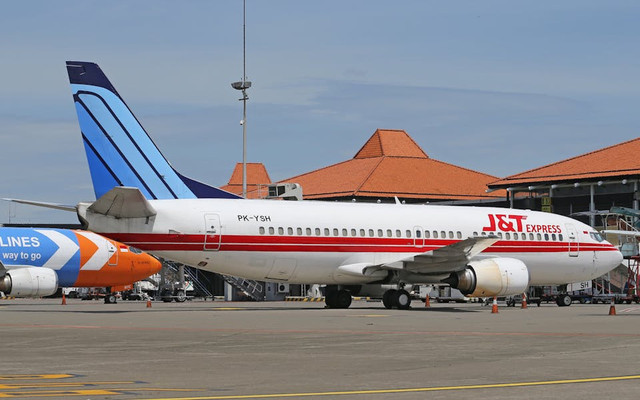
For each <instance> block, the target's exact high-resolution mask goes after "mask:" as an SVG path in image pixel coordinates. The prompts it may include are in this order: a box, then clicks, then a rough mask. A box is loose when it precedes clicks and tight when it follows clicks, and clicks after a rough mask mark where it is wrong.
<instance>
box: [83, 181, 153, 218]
mask: <svg viewBox="0 0 640 400" xmlns="http://www.w3.org/2000/svg"><path fill="white" fill-rule="evenodd" d="M87 211H89V212H93V213H96V214H102V215H107V216H110V217H115V218H144V217H152V216H154V215H156V210H155V209H154V208H153V206H152V205H151V203H149V201H147V199H146V198H145V197H144V195H143V194H142V192H140V190H139V189H138V188H132V187H123V186H118V187H114V188H113V189H111V190H110V191H108V192H107V193H105V194H104V195H103V196H102V197H100V198H99V199H98V200H96V201H95V202H94V203H93V204H91V206H89V208H87Z"/></svg>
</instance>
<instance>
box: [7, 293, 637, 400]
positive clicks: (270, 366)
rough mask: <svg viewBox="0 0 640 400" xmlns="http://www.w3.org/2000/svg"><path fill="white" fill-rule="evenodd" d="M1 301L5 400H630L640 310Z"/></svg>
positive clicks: (475, 305) (358, 303)
mask: <svg viewBox="0 0 640 400" xmlns="http://www.w3.org/2000/svg"><path fill="white" fill-rule="evenodd" d="M431 305H432V306H431V307H430V308H425V307H424V303H421V302H419V301H414V303H413V308H412V309H411V310H387V309H385V308H384V307H383V306H382V304H381V303H380V302H373V301H355V302H354V303H353V304H352V306H351V308H349V309H347V310H332V309H325V308H324V304H323V303H317V302H264V303H254V302H246V303H245V302H234V303H226V302H221V301H215V302H211V301H207V302H204V301H195V300H194V301H188V302H185V303H162V302H153V303H152V307H151V308H147V307H146V302H129V301H119V302H118V303H117V304H104V303H102V302H101V301H81V300H77V299H67V304H66V305H61V304H60V299H44V300H27V299H14V300H0V340H1V343H2V350H1V351H0V362H1V364H0V365H1V367H0V399H4V398H29V399H34V398H35V399H37V398H47V399H76V398H77V399H116V400H118V399H289V398H295V399H345V400H362V399H384V400H387V399H400V400H403V399H425V398H428V399H467V398H473V399H554V400H557V399H559V398H569V399H576V398H590V399H591V398H606V399H637V398H638V396H639V395H640V359H639V357H640V305H637V304H629V305H627V304H623V305H617V306H616V311H617V315H615V316H610V315H608V311H609V305H602V304H600V305H591V304H584V305H581V304H573V305H572V306H570V307H558V306H556V305H555V304H544V303H543V304H542V306H540V307H537V306H531V305H530V306H529V307H528V308H527V309H520V308H519V307H516V308H513V307H509V308H507V307H505V306H504V303H502V304H501V307H500V308H499V313H497V314H492V313H491V306H488V307H487V306H482V305H481V304H480V303H470V304H438V303H435V302H432V304H431Z"/></svg>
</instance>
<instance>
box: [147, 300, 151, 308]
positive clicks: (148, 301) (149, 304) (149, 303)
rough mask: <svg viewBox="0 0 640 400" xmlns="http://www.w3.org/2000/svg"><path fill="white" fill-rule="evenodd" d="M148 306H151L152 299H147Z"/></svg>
mask: <svg viewBox="0 0 640 400" xmlns="http://www.w3.org/2000/svg"><path fill="white" fill-rule="evenodd" d="M147 308H151V300H150V299H149V300H147Z"/></svg>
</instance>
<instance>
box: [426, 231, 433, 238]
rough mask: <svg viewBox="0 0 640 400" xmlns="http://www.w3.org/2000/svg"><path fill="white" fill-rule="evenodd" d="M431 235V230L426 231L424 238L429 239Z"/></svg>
mask: <svg viewBox="0 0 640 400" xmlns="http://www.w3.org/2000/svg"><path fill="white" fill-rule="evenodd" d="M430 237H431V232H429V231H424V238H425V239H429V238H430Z"/></svg>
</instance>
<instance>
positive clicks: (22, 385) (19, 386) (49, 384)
mask: <svg viewBox="0 0 640 400" xmlns="http://www.w3.org/2000/svg"><path fill="white" fill-rule="evenodd" d="M136 383H141V382H135V381H114V382H47V383H0V390H7V389H9V390H12V389H40V388H45V389H51V388H65V387H84V386H103V385H133V384H136Z"/></svg>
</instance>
